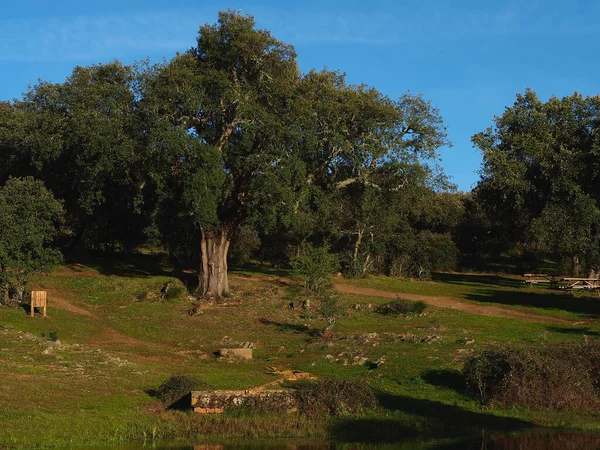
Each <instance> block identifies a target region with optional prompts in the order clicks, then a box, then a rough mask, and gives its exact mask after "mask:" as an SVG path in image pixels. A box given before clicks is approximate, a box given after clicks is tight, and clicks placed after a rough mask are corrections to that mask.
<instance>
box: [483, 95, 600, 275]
mask: <svg viewBox="0 0 600 450" xmlns="http://www.w3.org/2000/svg"><path fill="white" fill-rule="evenodd" d="M599 107H600V98H599V97H583V96H582V95H580V94H577V93H575V94H573V95H571V96H567V97H564V98H562V99H558V98H556V97H552V98H551V99H550V100H548V101H547V102H545V103H544V102H542V101H541V100H540V99H539V98H538V97H537V95H536V94H535V92H533V91H531V90H527V91H526V92H525V93H524V94H519V95H518V96H517V99H516V101H515V103H514V105H513V106H512V107H510V108H507V109H506V111H505V112H504V114H503V115H502V116H500V117H496V118H495V120H494V127H493V128H488V129H487V130H486V131H484V132H482V133H478V134H476V135H475V136H473V142H474V143H475V145H476V146H477V147H478V148H480V149H481V151H482V152H483V157H484V165H483V172H482V180H481V182H480V184H479V185H478V187H477V189H476V190H475V199H476V200H475V201H476V202H478V203H480V204H481V205H482V207H483V211H484V213H485V217H486V218H487V221H488V223H487V224H486V226H487V228H488V231H490V232H491V234H492V235H493V240H495V241H496V242H497V243H501V245H502V244H503V245H502V246H503V247H504V248H503V249H504V250H505V249H507V248H510V247H511V246H515V245H519V246H521V247H522V248H523V249H525V250H527V251H530V252H533V253H534V254H536V255H537V256H538V257H543V256H550V257H554V258H556V259H559V260H560V259H568V260H570V262H571V266H572V272H573V274H574V275H578V274H579V272H580V269H581V268H582V267H583V268H587V269H588V270H592V269H596V268H597V267H598V265H599V264H600V253H599V247H598V232H599V230H600V204H599V201H600V190H599V186H600V171H599V170H598V169H599V166H598V161H597V160H598V153H599V152H600V112H599V111H600V109H599ZM500 249H502V248H500Z"/></svg>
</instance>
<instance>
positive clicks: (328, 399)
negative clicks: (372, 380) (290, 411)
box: [295, 380, 378, 416]
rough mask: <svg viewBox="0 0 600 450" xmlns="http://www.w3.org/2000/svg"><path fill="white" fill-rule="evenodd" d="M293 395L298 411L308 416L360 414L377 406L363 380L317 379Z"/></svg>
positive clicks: (374, 398)
mask: <svg viewBox="0 0 600 450" xmlns="http://www.w3.org/2000/svg"><path fill="white" fill-rule="evenodd" d="M295 395H296V401H297V402H298V409H299V411H300V412H302V413H304V414H306V415H309V416H315V415H334V416H341V415H345V414H361V413H363V412H364V411H365V410H366V409H371V408H376V407H377V406H378V402H377V398H376V397H375V394H373V391H372V390H371V388H370V387H369V385H368V384H367V383H365V382H364V381H337V380H323V381H318V382H316V383H311V384H306V385H302V386H300V387H299V388H297V390H296V392H295Z"/></svg>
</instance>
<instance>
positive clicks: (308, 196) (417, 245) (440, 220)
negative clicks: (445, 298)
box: [0, 11, 600, 296]
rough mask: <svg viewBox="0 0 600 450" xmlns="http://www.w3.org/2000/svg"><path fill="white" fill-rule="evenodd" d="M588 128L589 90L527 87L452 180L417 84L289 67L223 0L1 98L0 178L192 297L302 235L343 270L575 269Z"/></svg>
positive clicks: (212, 291) (590, 231) (589, 262)
mask: <svg viewBox="0 0 600 450" xmlns="http://www.w3.org/2000/svg"><path fill="white" fill-rule="evenodd" d="M597 129H598V99H597V98H584V97H582V96H580V95H578V94H575V95H573V96H571V97H566V98H564V99H562V100H559V99H556V98H552V99H550V100H549V101H548V102H546V103H543V102H541V101H539V100H538V99H537V97H536V96H535V94H534V93H533V92H531V91H527V92H526V93H525V94H523V95H519V96H518V97H517V101H516V102H515V104H514V106H513V107H511V108H507V110H506V112H505V113H504V114H503V115H502V116H501V117H498V118H495V119H494V127H492V128H490V129H488V130H486V131H484V132H482V133H479V134H476V135H475V136H474V137H473V142H474V144H475V145H476V146H477V147H479V148H480V149H481V150H482V152H483V156H484V164H483V169H482V178H481V181H480V182H479V184H478V185H477V187H476V188H475V189H474V190H473V192H470V193H466V194H463V193H456V192H454V190H453V186H452V184H451V183H450V182H449V181H448V179H447V178H446V177H445V175H444V174H443V172H442V171H441V169H440V167H439V165H438V164H437V161H438V158H439V150H440V148H442V147H443V146H446V145H449V142H448V140H447V136H446V128H445V126H444V124H443V121H442V117H441V115H440V113H439V111H438V110H437V109H436V108H434V107H433V106H432V105H431V103H430V102H429V101H427V100H426V99H424V98H423V97H422V96H421V95H414V94H411V93H406V94H404V95H402V96H401V97H400V98H398V99H391V98H389V97H387V96H385V95H384V94H382V93H381V92H379V91H377V90H376V89H375V88H372V87H369V86H366V85H351V84H348V83H347V82H346V80H345V77H344V75H343V74H341V73H339V72H336V71H329V70H321V71H316V70H313V71H310V72H308V73H302V72H300V70H299V69H298V65H297V62H296V54H295V50H294V49H293V47H291V46H290V45H288V44H285V43H283V42H281V41H278V40H277V39H276V38H275V37H273V36H272V35H271V34H270V33H269V32H268V31H265V30H259V29H256V27H255V23H254V19H253V18H252V17H251V16H243V15H239V14H237V13H234V12H231V11H226V12H222V13H220V14H219V18H218V22H217V23H216V24H212V25H211V24H207V25H204V26H201V27H200V31H199V33H198V38H197V43H196V45H195V46H194V47H193V48H192V49H191V50H189V51H187V52H185V53H181V54H178V55H177V56H175V57H174V58H173V59H172V60H170V61H168V62H165V63H162V64H156V65H151V64H149V63H147V62H140V63H137V64H135V65H133V66H126V65H123V64H121V63H119V62H117V61H114V62H111V63H108V64H98V65H93V66H89V67H76V68H75V69H74V70H73V73H72V74H71V75H70V76H69V77H68V78H67V79H66V80H65V81H64V82H63V83H49V82H44V81H41V82H39V83H38V84H36V85H35V86H32V87H31V88H30V89H29V90H28V91H27V92H26V93H25V94H24V95H23V97H22V98H20V99H15V100H14V101H10V102H0V185H5V184H6V183H9V184H10V183H16V182H15V181H11V180H13V179H15V178H24V177H31V178H27V180H30V181H28V182H32V183H33V182H34V181H33V179H35V180H38V181H39V182H41V183H43V186H41V188H44V186H45V188H44V189H48V190H49V191H50V192H51V193H52V194H53V195H54V197H55V198H56V199H58V200H59V201H60V203H59V206H60V209H61V211H62V210H63V209H64V222H61V221H60V220H58V221H57V220H54V219H52V220H54V222H55V223H59V222H60V223H61V225H60V231H61V233H59V234H60V239H59V240H58V241H55V243H56V244H57V245H59V246H61V247H62V248H64V249H82V248H83V249H94V250H100V251H119V252H128V251H133V250H135V249H136V248H138V247H139V246H141V245H150V246H152V247H159V248H162V249H165V250H166V251H168V252H169V254H170V255H171V256H172V257H173V259H174V260H175V261H177V262H178V263H179V264H181V265H185V266H187V267H198V268H199V288H198V289H199V293H200V294H206V295H213V296H223V295H227V294H228V292H229V286H228V279H227V270H228V255H229V256H230V258H229V259H231V260H233V261H234V262H238V263H239V262H244V261H246V260H248V259H249V258H250V257H259V258H260V259H261V260H263V261H269V262H272V263H276V264H282V265H285V264H289V262H290V260H291V259H292V258H293V257H294V256H298V255H299V254H301V253H302V252H303V249H304V248H306V245H309V244H312V245H313V246H321V245H325V244H326V245H327V246H328V247H329V248H330V249H331V252H332V253H334V254H335V255H336V256H337V259H338V260H339V263H340V266H339V267H340V268H341V270H342V271H343V272H344V273H346V274H348V275H351V276H363V275H365V274H367V273H369V272H380V273H387V274H390V275H401V276H410V277H416V278H419V277H426V276H427V274H428V273H429V272H430V271H432V270H451V269H455V268H456V267H457V263H458V262H459V261H463V262H465V263H466V264H470V265H473V266H478V267H483V265H484V263H486V261H489V260H497V259H498V258H500V257H501V256H502V255H510V256H517V257H519V258H521V260H525V261H527V260H529V261H530V262H531V264H534V263H535V261H536V260H541V259H543V258H548V257H549V258H551V259H553V260H554V261H558V262H562V261H563V260H565V259H568V260H569V261H570V263H571V264H572V266H573V267H572V268H573V270H574V271H577V270H580V269H581V268H586V269H592V268H594V267H595V266H596V265H597V262H598V242H597V228H598V227H597V224H598V217H600V216H599V215H598V189H599V188H598V183H597V177H598V173H599V172H598V162H597V152H598V132H597ZM1 205H2V203H1V202H0V209H1ZM0 212H1V211H0ZM13 214H14V213H13ZM61 214H62V213H61ZM61 217H62V216H61ZM61 220H62V219H61ZM52 237H54V236H52ZM3 239H4V237H3ZM46 241H48V242H49V240H48V239H46ZM46 241H45V242H46ZM48 242H46V244H44V245H46V246H48V245H47V244H48ZM1 251H2V249H1V248H0V267H1V268H0V270H2V271H3V272H5V273H12V272H11V271H14V270H15V269H11V268H10V266H11V263H10V262H8V263H4V262H3V260H2V259H1V258H2V253H1ZM6 261H9V260H8V259H6ZM12 266H13V267H14V266H15V263H12Z"/></svg>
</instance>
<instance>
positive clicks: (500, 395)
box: [463, 342, 600, 409]
mask: <svg viewBox="0 0 600 450" xmlns="http://www.w3.org/2000/svg"><path fill="white" fill-rule="evenodd" d="M463 373H464V376H465V379H466V382H467V388H468V389H469V390H470V391H471V392H472V393H473V394H474V395H475V396H476V397H477V398H478V399H479V401H480V402H482V403H493V402H499V403H513V404H520V405H526V406H535V407H544V408H554V409H599V408H600V343H598V342H596V343H585V344H581V345H578V344H552V345H547V346H545V347H542V348H502V349H488V350H485V351H484V352H482V353H481V354H479V355H476V356H474V357H472V358H471V359H470V360H469V361H467V363H466V364H465V366H464V369H463Z"/></svg>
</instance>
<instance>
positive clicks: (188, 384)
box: [156, 373, 210, 406]
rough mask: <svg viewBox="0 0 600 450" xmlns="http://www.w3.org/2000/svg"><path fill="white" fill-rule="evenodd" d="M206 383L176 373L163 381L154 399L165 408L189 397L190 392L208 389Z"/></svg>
mask: <svg viewBox="0 0 600 450" xmlns="http://www.w3.org/2000/svg"><path fill="white" fill-rule="evenodd" d="M209 388H210V386H209V385H208V383H206V382H204V381H202V380H200V379H199V378H198V377H195V376H191V375H185V374H182V373H177V374H174V375H171V376H170V377H169V378H167V379H166V380H165V381H163V382H162V383H161V384H160V386H159V387H158V389H157V390H156V398H158V399H159V400H160V401H161V402H163V403H164V404H165V405H166V406H171V405H173V404H174V403H177V402H179V401H180V400H181V399H182V398H183V397H185V396H189V393H190V392H191V391H200V390H206V389H209Z"/></svg>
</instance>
